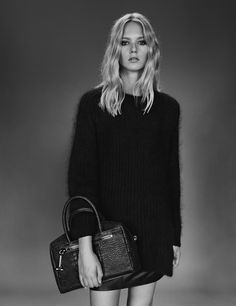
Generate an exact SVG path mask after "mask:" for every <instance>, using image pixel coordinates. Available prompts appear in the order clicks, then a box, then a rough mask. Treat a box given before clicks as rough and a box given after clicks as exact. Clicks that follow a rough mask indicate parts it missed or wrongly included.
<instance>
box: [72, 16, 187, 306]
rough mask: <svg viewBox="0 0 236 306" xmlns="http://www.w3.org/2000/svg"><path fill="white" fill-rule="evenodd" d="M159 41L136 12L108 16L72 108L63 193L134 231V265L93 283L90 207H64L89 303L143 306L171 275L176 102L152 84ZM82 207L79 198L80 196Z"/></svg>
mask: <svg viewBox="0 0 236 306" xmlns="http://www.w3.org/2000/svg"><path fill="white" fill-rule="evenodd" d="M159 66H160V46H159V42H158V40H157V37H156V35H155V33H154V30H153V28H152V26H151V24H150V22H149V20H148V19H147V18H146V17H145V16H143V15H142V14H139V13H132V14H126V15H124V16H122V17H121V18H119V19H118V20H116V21H115V23H114V25H113V26H112V29H111V33H110V37H109V39H108V43H107V48H106V52H105V55H104V59H103V62H102V66H101V74H102V82H101V83H100V84H98V85H97V86H95V87H94V88H92V89H89V90H88V91H87V92H85V93H84V94H83V95H82V96H81V98H80V103H79V106H78V111H77V115H76V120H75V132H74V138H73V144H72V149H71V155H70V160H69V170H68V194H69V196H70V197H71V196H75V195H84V196H86V197H87V198H89V199H90V200H91V201H92V202H93V203H94V205H95V206H96V207H97V209H98V210H99V211H101V213H102V214H103V215H104V216H105V217H106V219H108V220H116V221H121V222H123V223H124V224H125V225H126V226H127V227H128V228H129V229H130V231H131V232H132V233H133V234H136V235H137V237H138V239H137V245H138V251H139V255H140V260H141V264H142V270H141V271H140V272H138V273H137V272H136V273H131V274H129V275H128V276H124V277H119V278H117V279H115V280H111V281H108V282H104V283H103V281H102V276H103V272H102V268H101V265H100V262H99V260H98V258H97V256H96V254H95V253H94V251H93V247H92V235H93V234H95V233H96V232H97V231H98V225H97V221H96V218H95V215H94V214H93V213H83V214H82V213H77V211H76V210H77V209H78V207H79V205H80V203H79V202H78V201H77V202H75V201H74V202H73V203H72V205H71V209H70V227H71V235H72V236H73V238H74V239H79V244H80V250H79V260H78V266H79V278H80V281H81V283H82V285H83V286H84V287H85V288H89V289H90V290H89V292H90V305H91V306H117V305H118V304H119V298H120V291H121V289H124V288H128V298H127V305H128V306H134V305H135V306H141V305H142V306H144V305H147V306H148V305H152V301H153V296H154V291H155V286H156V283H157V281H158V280H160V279H161V278H162V277H163V276H164V275H166V276H169V277H171V276H172V275H173V268H175V267H176V266H177V265H178V263H179V259H180V246H181V231H182V221H181V206H180V189H181V188H180V165H179V122H180V104H179V102H177V101H176V100H175V99H174V98H173V97H171V96H170V95H169V94H167V93H163V92H161V91H160V90H159ZM83 204H84V203H83Z"/></svg>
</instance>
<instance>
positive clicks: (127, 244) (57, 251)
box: [49, 196, 141, 293]
mask: <svg viewBox="0 0 236 306" xmlns="http://www.w3.org/2000/svg"><path fill="white" fill-rule="evenodd" d="M76 198H83V199H84V200H85V201H87V202H88V203H89V204H90V205H91V207H92V209H93V211H94V212H95V214H96V217H97V220H98V225H99V232H98V233H96V234H95V235H94V236H93V237H92V246H93V250H94V252H95V253H96V255H97V257H98V259H99V261H100V263H101V266H102V270H103V278H102V281H103V282H106V281H108V280H112V279H115V278H117V277H121V276H124V275H127V274H130V273H134V272H137V271H140V269H141V265H140V260H139V255H138V249H137V244H136V240H137V236H136V235H133V234H131V232H130V231H129V230H128V228H127V227H126V226H125V225H124V224H122V223H121V222H115V221H109V220H105V218H104V217H103V219H102V220H100V216H101V214H100V213H98V212H97V210H96V208H95V207H94V205H93V204H92V202H91V201H90V200H88V199H87V198H86V197H82V196H76V197H72V198H71V199H69V200H68V201H67V202H66V203H65V206H64V209H63V216H62V223H63V228H64V234H62V235H61V236H59V237H58V238H57V239H55V240H53V241H52V242H51V243H50V247H49V249H50V259H51V263H52V267H53V272H54V276H55V279H56V283H57V286H58V289H59V291H60V292H61V293H66V292H69V291H71V290H75V289H79V288H83V287H82V284H81V282H80V279H79V271H78V256H79V243H78V240H76V241H71V240H70V236H69V227H68V222H67V220H66V215H67V208H68V206H69V204H70V202H71V201H72V200H73V199H76ZM82 211H84V210H83V208H82V209H81V212H82ZM78 213H79V212H78Z"/></svg>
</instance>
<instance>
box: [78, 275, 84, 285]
mask: <svg viewBox="0 0 236 306" xmlns="http://www.w3.org/2000/svg"><path fill="white" fill-rule="evenodd" d="M79 280H80V282H81V285H82V286H83V287H84V282H83V278H82V275H79Z"/></svg>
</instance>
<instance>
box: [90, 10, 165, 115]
mask: <svg viewBox="0 0 236 306" xmlns="http://www.w3.org/2000/svg"><path fill="white" fill-rule="evenodd" d="M128 21H136V22H139V23H140V24H141V26H142V29H143V35H144V39H145V40H146V43H147V46H148V56H147V61H146V64H145V67H144V69H143V71H142V74H141V76H140V78H139V79H138V80H137V82H136V84H135V87H134V90H133V95H135V93H136V92H138V91H139V92H140V93H141V95H142V100H141V103H144V101H145V100H146V101H147V104H146V107H145V109H144V113H145V112H146V111H149V110H150V108H151V106H152V103H153V100H154V90H159V67H160V46H159V42H158V40H157V37H156V34H155V32H154V30H153V28H152V26H151V24H150V22H149V20H148V19H147V18H146V17H145V16H143V15H142V14H140V13H130V14H125V15H124V16H122V17H121V18H119V19H117V20H116V21H115V22H114V25H113V27H112V29H111V32H110V36H109V39H108V41H107V47H106V51H105V54H104V58H103V61H102V64H101V76H102V82H101V83H99V84H98V85H97V86H95V88H98V87H100V86H102V95H101V98H100V102H99V106H100V107H101V108H102V109H104V108H105V107H106V109H107V111H108V112H109V113H110V114H111V115H112V116H113V117H114V116H116V115H117V113H119V114H121V104H122V102H123V100H124V98H125V92H124V89H123V88H124V87H123V81H122V79H121V77H120V74H119V58H120V54H121V45H120V42H121V39H122V35H123V31H124V27H125V24H126V23H127V22H128Z"/></svg>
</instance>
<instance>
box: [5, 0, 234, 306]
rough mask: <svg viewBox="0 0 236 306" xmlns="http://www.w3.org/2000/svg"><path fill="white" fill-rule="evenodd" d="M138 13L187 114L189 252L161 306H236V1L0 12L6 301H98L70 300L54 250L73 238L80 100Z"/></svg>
mask: <svg viewBox="0 0 236 306" xmlns="http://www.w3.org/2000/svg"><path fill="white" fill-rule="evenodd" d="M128 12H140V13H142V14H144V15H145V16H147V17H148V18H149V19H150V21H151V23H152V25H153V27H154V30H155V32H156V34H157V35H158V37H159V38H160V43H161V52H162V62H161V88H162V90H163V91H164V92H167V93H169V94H170V95H172V96H174V97H175V98H176V99H177V100H178V101H179V102H180V104H181V107H182V124H181V165H182V190H183V193H182V205H183V237H182V248H181V251H182V256H181V261H180V265H179V267H178V268H177V269H176V270H175V274H174V277H173V278H167V277H165V278H163V279H162V280H161V281H160V282H159V283H158V287H157V296H158V295H159V292H160V300H159V301H160V304H158V305H185V303H186V305H193V304H191V303H192V302H193V300H194V297H196V300H197V301H198V303H197V305H209V303H208V302H209V300H208V299H209V297H211V298H212V299H214V298H216V297H217V298H216V300H217V301H218V302H219V301H221V302H220V303H219V305H231V303H233V302H232V300H229V296H230V294H232V292H234V291H235V289H236V279H235V268H236V263H235V236H236V230H235V224H234V223H235V212H236V209H235V199H236V193H235V176H236V167H235V162H234V161H235V154H236V144H235V114H236V106H235V79H234V74H235V69H234V56H235V48H234V47H235V45H234V43H233V40H234V37H233V31H234V27H235V21H234V20H233V17H234V16H233V1H231V2H230V1H223V2H222V1H187V0H186V1H166V0H165V1H164V0H163V1H130V2H128V3H127V4H125V2H119V3H118V1H115V2H114V1H101V2H98V1H26V0H23V1H16V0H15V1H13V0H10V1H1V7H0V22H1V40H0V43H1V54H0V56H1V70H0V71H1V111H0V133H1V151H0V152H1V153H0V154H1V171H0V175H1V183H0V188H1V191H0V192H1V194H0V196H1V206H0V207H1V213H0V219H1V220H0V227H1V228H0V233H1V251H0V269H1V273H0V296H1V299H2V305H54V303H55V304H57V305H59V304H60V303H61V305H65V304H66V305H77V304H78V302H80V301H82V300H83V303H82V302H81V304H80V305H85V303H88V295H87V292H85V291H83V290H80V291H75V292H71V293H70V294H67V295H63V296H60V295H59V293H58V291H57V288H56V283H55V280H54V276H53V274H52V268H51V264H50V259H49V243H50V241H52V240H53V239H55V238H56V237H57V236H58V235H59V234H61V233H62V226H61V211H62V207H63V205H64V202H65V200H66V198H67V195H66V172H67V162H68V157H69V149H70V142H71V136H72V125H73V118H74V115H75V110H76V106H77V103H78V99H79V97H80V95H81V94H82V93H84V92H85V91H86V90H88V89H89V88H91V87H93V86H95V85H96V84H97V83H98V82H100V80H101V79H100V71H99V69H100V63H101V61H102V57H103V54H104V51H105V43H106V40H107V37H108V33H109V31H110V28H111V26H112V23H113V22H114V20H115V19H117V18H119V17H121V16H122V15H123V14H125V13H128ZM182 292H184V294H182ZM171 294H173V295H171ZM157 296H156V298H157V300H158V297H157ZM171 296H173V300H171ZM200 297H202V304H201V302H200ZM231 297H232V299H233V296H232V295H231ZM168 299H169V300H168ZM187 299H189V300H187ZM85 301H86V302H85ZM173 301H175V302H173ZM211 301H212V300H211ZM222 301H224V302H222ZM167 302H168V304H165V303H167ZM172 302H173V304H171V303H172ZM161 303H162V304H161ZM178 303H179V304H178ZM227 303H228V304H227ZM216 304H217V302H216V301H215V305H216ZM194 305H195V304H194ZM232 305H233V304H232Z"/></svg>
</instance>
